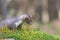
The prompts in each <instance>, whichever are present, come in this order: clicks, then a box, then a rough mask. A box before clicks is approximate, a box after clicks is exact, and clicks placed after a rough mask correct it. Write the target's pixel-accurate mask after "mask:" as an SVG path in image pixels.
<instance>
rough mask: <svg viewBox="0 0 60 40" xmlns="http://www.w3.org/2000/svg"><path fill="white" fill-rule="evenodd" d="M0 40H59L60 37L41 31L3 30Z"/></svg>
mask: <svg viewBox="0 0 60 40" xmlns="http://www.w3.org/2000/svg"><path fill="white" fill-rule="evenodd" d="M0 38H3V39H4V38H14V39H16V40H60V37H58V36H54V35H50V34H48V33H44V32H41V31H36V30H35V31H33V30H29V31H26V30H15V31H11V30H5V31H1V32H0Z"/></svg>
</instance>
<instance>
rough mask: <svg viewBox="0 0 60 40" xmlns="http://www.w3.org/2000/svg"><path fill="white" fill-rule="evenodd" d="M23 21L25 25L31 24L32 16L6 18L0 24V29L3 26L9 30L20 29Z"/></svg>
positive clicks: (23, 15)
mask: <svg viewBox="0 0 60 40" xmlns="http://www.w3.org/2000/svg"><path fill="white" fill-rule="evenodd" d="M24 21H25V22H26V23H27V24H32V16H31V15H29V14H21V15H20V16H17V17H13V18H7V19H5V20H3V21H2V22H0V27H2V26H3V27H4V25H7V27H8V28H9V29H15V28H18V27H21V25H22V24H23V23H24Z"/></svg>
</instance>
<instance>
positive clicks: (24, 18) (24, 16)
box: [18, 14, 32, 24]
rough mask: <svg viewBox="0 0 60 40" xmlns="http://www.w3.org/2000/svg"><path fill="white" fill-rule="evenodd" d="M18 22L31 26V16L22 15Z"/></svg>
mask: <svg viewBox="0 0 60 40" xmlns="http://www.w3.org/2000/svg"><path fill="white" fill-rule="evenodd" d="M18 19H19V20H22V21H25V22H26V23H27V24H32V16H31V15H28V14H22V15H20V16H19V17H18Z"/></svg>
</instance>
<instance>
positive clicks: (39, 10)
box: [0, 0, 60, 35]
mask: <svg viewBox="0 0 60 40" xmlns="http://www.w3.org/2000/svg"><path fill="white" fill-rule="evenodd" d="M23 13H27V14H30V15H32V20H33V23H32V25H33V27H34V28H39V29H40V30H42V31H44V32H48V33H50V34H56V35H60V0H0V21H2V20H4V19H6V18H12V17H15V16H19V15H20V14H23Z"/></svg>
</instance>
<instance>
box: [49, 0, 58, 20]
mask: <svg viewBox="0 0 60 40" xmlns="http://www.w3.org/2000/svg"><path fill="white" fill-rule="evenodd" d="M56 1H57V0H48V11H49V18H50V21H52V20H55V19H58V11H57V8H56V3H57V2H56Z"/></svg>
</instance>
